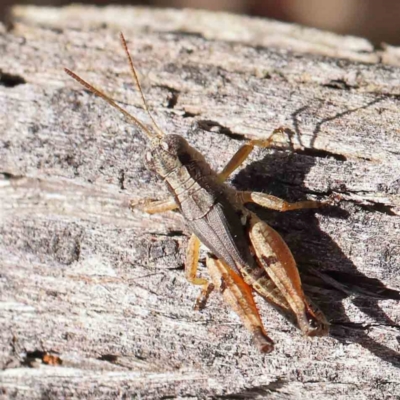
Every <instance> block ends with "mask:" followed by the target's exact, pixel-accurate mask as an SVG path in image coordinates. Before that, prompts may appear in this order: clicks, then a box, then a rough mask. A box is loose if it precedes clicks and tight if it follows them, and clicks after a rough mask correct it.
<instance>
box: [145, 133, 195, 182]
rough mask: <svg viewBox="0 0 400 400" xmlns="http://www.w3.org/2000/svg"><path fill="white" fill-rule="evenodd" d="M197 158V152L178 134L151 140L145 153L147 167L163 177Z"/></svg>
mask: <svg viewBox="0 0 400 400" xmlns="http://www.w3.org/2000/svg"><path fill="white" fill-rule="evenodd" d="M201 157H202V156H201ZM198 158H199V153H198V152H197V151H196V150H195V149H193V147H191V146H190V145H189V143H188V142H187V141H186V140H185V139H184V138H183V137H182V136H179V135H165V136H164V137H162V138H160V139H158V140H156V141H153V142H152V146H151V149H150V151H149V152H148V153H147V154H146V162H147V165H148V166H149V168H150V169H151V170H153V171H154V172H156V173H157V174H159V175H160V176H161V177H163V178H165V177H166V176H167V175H168V174H170V173H171V172H173V171H176V170H177V169H179V168H180V167H182V166H184V165H187V164H189V163H190V162H191V161H194V160H196V159H198Z"/></svg>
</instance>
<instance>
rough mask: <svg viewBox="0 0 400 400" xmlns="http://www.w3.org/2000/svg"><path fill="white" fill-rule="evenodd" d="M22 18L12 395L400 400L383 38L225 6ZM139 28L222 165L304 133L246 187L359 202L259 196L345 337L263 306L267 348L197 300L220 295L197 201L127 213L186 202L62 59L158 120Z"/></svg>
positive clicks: (3, 154)
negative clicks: (309, 333)
mask: <svg viewBox="0 0 400 400" xmlns="http://www.w3.org/2000/svg"><path fill="white" fill-rule="evenodd" d="M14 15H15V23H14V25H13V27H12V29H11V30H10V31H6V29H5V28H4V27H3V28H1V30H0V55H1V56H0V115H1V119H0V135H1V139H0V172H1V174H2V175H1V180H0V218H1V223H0V309H1V312H0V324H1V326H2V329H1V331H0V360H1V361H0V363H1V366H2V368H3V371H1V372H0V387H1V388H2V390H3V394H4V396H5V397H6V398H7V397H16V398H49V397H50V398H51V397H53V398H55V397H77V398H87V397H93V398H94V397H96V398H114V397H118V396H120V397H123V396H126V397H134V398H135V397H136V398H142V399H143V398H162V397H164V398H166V397H168V396H171V397H176V396H180V398H189V397H198V398H206V397H212V396H213V397H214V398H232V397H229V396H237V397H235V398H265V397H266V396H268V398H271V399H289V398H304V399H306V398H312V397H315V398H324V399H348V398H374V399H390V398H397V397H396V396H398V393H399V392H400V390H399V383H400V378H399V371H398V368H399V366H400V357H399V350H400V345H399V329H400V307H399V298H400V296H399V292H398V291H397V290H398V289H399V287H400V279H399V276H400V275H399V263H400V245H399V240H398V238H399V234H400V217H399V215H400V174H399V170H400V159H399V155H400V139H399V132H400V123H399V112H398V111H399V100H398V95H399V93H400V70H399V69H398V68H396V67H394V66H389V65H382V64H375V63H376V62H377V61H378V60H379V59H380V58H382V54H379V53H377V52H375V51H374V49H373V48H372V46H371V47H369V46H370V45H369V43H368V42H366V41H365V40H362V39H356V38H341V37H339V36H335V35H332V34H329V33H323V32H319V31H315V30H307V29H305V28H300V27H296V26H290V25H285V24H279V23H276V22H270V21H263V20H252V19H249V18H244V17H238V16H229V15H226V14H222V15H218V14H211V13H204V12H200V11H199V12H195V11H165V12H164V11H159V10H146V9H131V8H127V9H123V8H106V9H96V8H90V7H88V8H78V7H71V8H66V9H60V10H57V9H34V8H19V9H16V10H15V12H14ZM121 29H122V30H123V31H124V34H125V36H126V37H127V38H128V40H129V47H130V48H131V51H132V54H133V56H134V59H135V63H136V65H137V67H138V69H139V70H140V72H141V77H142V81H143V88H144V91H145V95H146V98H147V99H148V102H149V105H150V107H151V109H152V111H153V113H154V115H155V117H156V118H157V121H159V123H160V125H161V126H162V127H163V129H164V130H165V131H166V132H168V133H178V134H180V135H183V136H185V137H186V138H187V139H188V140H189V141H190V143H192V144H193V145H194V146H195V147H196V148H197V149H199V150H200V151H201V152H203V153H204V154H205V155H206V156H207V158H208V160H209V161H210V163H211V164H212V165H213V166H214V167H215V168H217V169H220V168H222V166H223V165H224V164H225V163H226V162H227V161H228V160H229V157H230V156H231V155H232V154H233V153H234V152H235V151H236V149H237V148H238V146H240V144H242V143H243V141H244V140H245V139H247V138H250V137H266V136H267V135H269V133H270V132H271V131H272V130H273V129H274V128H277V127H278V126H284V127H285V128H286V135H282V136H280V137H278V138H277V139H276V142H275V143H274V147H273V149H264V150H257V151H255V152H254V154H252V156H251V157H250V160H249V162H248V163H247V164H246V166H245V167H244V169H242V170H241V171H240V172H239V173H238V174H237V175H236V176H234V178H233V181H232V184H233V185H235V186H236V187H237V188H239V189H246V190H259V191H265V192H268V193H271V194H274V195H277V196H280V197H283V198H285V199H288V200H291V201H294V200H302V199H305V198H318V199H322V200H326V199H328V198H329V196H332V195H335V196H336V197H337V199H338V200H339V199H340V202H339V204H338V206H336V207H331V208H328V209H325V210H319V211H317V212H315V211H311V210H310V211H301V212H300V211H299V212H293V213H286V214H279V213H277V212H267V211H265V210H258V211H259V214H260V216H262V218H264V219H265V220H266V221H267V222H268V223H270V224H271V225H272V226H273V227H275V228H276V229H277V230H278V231H279V232H280V233H281V234H282V236H283V237H284V238H285V240H286V241H287V243H288V245H289V246H290V248H291V249H292V250H293V253H294V255H295V258H296V259H297V260H298V262H299V268H300V270H301V273H302V277H303V280H304V283H305V287H306V289H307V291H308V293H309V295H310V296H312V297H313V299H314V300H315V302H316V303H317V304H319V305H320V306H321V308H322V310H323V311H324V312H325V314H326V315H327V317H328V319H329V320H330V321H331V323H332V329H331V331H332V334H331V336H330V337H327V338H316V339H313V340H311V339H307V338H304V337H302V336H301V334H300V333H299V332H298V331H297V330H296V329H295V328H294V327H292V326H291V325H290V324H289V323H288V322H287V321H286V320H284V319H283V318H282V317H281V316H280V315H279V314H277V313H276V312H275V311H274V310H271V309H270V308H269V307H268V306H267V305H266V304H265V303H264V302H263V301H262V299H260V298H258V299H257V300H258V304H259V306H260V310H261V313H262V316H263V318H264V322H265V325H266V327H267V329H268V330H269V334H270V335H271V337H272V338H273V339H274V340H275V342H276V349H275V351H274V353H272V354H270V355H267V356H263V355H260V354H258V353H257V350H256V349H255V348H253V347H252V345H251V343H250V337H249V334H248V333H247V332H246V331H245V329H244V328H243V327H242V326H241V324H240V321H239V319H238V318H237V317H236V315H234V314H233V313H232V312H230V311H229V310H228V309H227V308H226V307H225V305H224V303H223V302H222V298H221V297H220V296H219V295H218V294H217V293H215V294H214V295H212V296H211V299H210V302H209V304H208V307H207V308H206V310H204V311H203V312H201V313H199V312H194V311H193V305H194V301H195V299H196V297H197V294H198V290H199V289H198V288H196V287H192V286H190V285H189V284H188V283H187V282H186V281H185V279H184V274H183V260H184V252H185V245H186V243H187V238H188V232H187V230H186V228H185V226H184V224H183V222H182V220H181V218H180V216H179V214H177V213H173V212H170V213H166V214H164V215H156V216H151V217H150V216H146V215H143V214H141V213H140V212H134V213H132V212H131V211H130V210H129V208H128V204H129V200H130V199H139V198H142V197H153V198H161V197H163V196H165V195H166V190H165V188H164V186H163V184H162V182H160V181H159V180H157V178H156V177H154V176H153V175H151V174H150V173H149V172H148V171H147V170H146V169H145V165H144V163H143V160H142V155H143V154H144V153H145V139H144V138H143V137H142V136H141V134H140V133H139V132H137V130H136V129H135V128H134V127H132V126H131V125H129V124H128V123H127V122H126V121H124V120H123V118H122V117H121V116H120V115H118V113H116V112H115V110H112V109H111V108H110V107H108V106H107V105H106V104H104V102H102V101H101V100H99V99H95V98H94V97H93V96H92V95H90V94H88V93H87V92H86V91H84V90H83V89H82V88H81V87H79V86H78V85H77V84H76V83H75V82H73V81H72V80H71V79H70V78H69V77H68V76H67V75H65V74H64V73H63V67H68V68H71V69H72V70H74V71H76V72H77V73H79V74H80V75H81V76H83V77H84V78H86V79H88V80H89V81H90V82H92V83H93V84H95V85H96V86H97V87H101V88H104V89H105V90H106V91H107V92H108V93H109V94H111V95H112V96H113V97H114V98H115V99H118V100H120V101H122V104H123V105H124V107H126V108H127V109H128V110H129V111H131V112H132V113H133V114H134V115H136V116H138V117H139V118H141V119H142V120H145V121H147V118H146V116H145V113H144V112H143V111H142V110H141V109H140V98H139V96H138V95H137V93H135V91H134V90H133V87H132V84H131V79H130V76H129V70H128V66H127V63H126V60H125V58H124V54H123V51H122V49H121V47H120V44H119V40H118V31H119V30H121ZM195 32H197V34H193V33H195ZM271 32H272V33H274V35H275V38H276V41H275V42H274V41H272V39H271V37H270V36H271V35H272V33H271ZM268 37H269V40H270V41H268ZM288 37H292V41H289V39H288ZM318 39H319V40H318ZM328 39H329V40H328ZM293 43H295V45H293ZM333 44H335V45H333ZM267 45H268V46H270V45H274V46H271V47H267ZM288 46H289V47H290V46H292V47H294V48H295V50H298V52H292V51H290V50H289V48H288ZM390 51H391V52H392V53H391V54H395V50H394V49H390ZM323 54H325V55H323ZM326 55H329V56H331V57H327V56H326ZM335 55H336V56H338V57H340V58H334V57H333V56H335ZM360 61H364V62H365V63H360ZM201 272H202V274H204V275H205V274H206V273H205V271H204V269H201ZM50 356H54V357H53V358H51V357H50ZM246 396H247V397H246Z"/></svg>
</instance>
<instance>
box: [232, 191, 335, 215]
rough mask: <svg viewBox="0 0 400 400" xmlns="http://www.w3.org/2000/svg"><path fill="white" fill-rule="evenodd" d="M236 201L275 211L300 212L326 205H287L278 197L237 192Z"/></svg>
mask: <svg viewBox="0 0 400 400" xmlns="http://www.w3.org/2000/svg"><path fill="white" fill-rule="evenodd" d="M237 196H238V199H239V201H240V202H241V203H243V204H245V203H255V204H258V205H259V206H262V207H265V208H270V209H271V210H276V211H282V212H283V211H290V210H300V209H303V208H318V207H324V206H326V205H328V203H323V202H319V201H314V200H305V201H297V202H295V203H289V202H287V201H286V200H282V199H280V198H279V197H275V196H272V195H270V194H266V193H260V192H249V191H246V192H237Z"/></svg>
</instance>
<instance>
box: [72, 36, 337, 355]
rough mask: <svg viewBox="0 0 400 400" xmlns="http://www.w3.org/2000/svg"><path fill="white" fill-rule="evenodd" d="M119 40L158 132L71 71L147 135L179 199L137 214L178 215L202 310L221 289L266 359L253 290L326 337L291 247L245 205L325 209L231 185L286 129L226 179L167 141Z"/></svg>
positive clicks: (172, 139)
mask: <svg viewBox="0 0 400 400" xmlns="http://www.w3.org/2000/svg"><path fill="white" fill-rule="evenodd" d="M120 36H121V43H122V46H123V49H124V52H125V53H126V57H127V59H128V62H129V65H130V72H131V74H132V77H133V81H134V83H135V86H136V88H137V89H138V91H139V93H140V96H141V99H142V103H143V107H144V109H145V111H146V113H147V114H148V116H149V118H150V121H151V124H152V128H151V129H150V128H148V127H147V126H145V124H144V123H142V122H141V121H139V120H138V119H137V118H135V117H134V116H133V115H131V114H129V113H128V112H127V111H126V110H125V109H123V108H122V107H121V106H119V105H118V104H117V103H116V102H115V101H114V100H113V99H112V98H111V97H109V96H108V95H106V94H104V93H103V92H102V91H100V90H98V89H96V88H95V87H93V86H92V85H91V84H89V83H88V82H86V81H84V80H83V79H82V78H80V77H79V76H78V75H76V74H75V73H73V72H72V71H70V70H68V69H65V71H66V73H67V74H68V75H70V76H71V77H72V78H73V79H75V80H76V81H77V82H79V83H80V84H81V85H83V86H84V87H85V88H86V89H88V90H89V91H91V92H92V93H94V94H96V95H97V96H99V97H101V98H103V99H104V100H105V101H106V102H108V103H109V104H110V105H111V106H112V107H114V108H116V109H117V110H119V111H120V112H121V113H122V114H124V115H125V116H126V117H127V118H128V119H129V120H131V121H132V122H133V123H134V124H135V125H136V126H137V127H138V128H139V129H140V130H141V131H142V132H143V133H144V134H145V135H146V136H147V138H148V142H149V147H150V149H149V151H148V152H147V153H146V157H145V159H146V163H147V164H148V166H149V168H150V169H151V170H153V171H155V172H156V173H157V174H158V175H159V176H160V177H161V178H162V179H163V180H164V181H165V183H166V185H167V187H168V190H169V192H170V193H171V195H172V196H171V197H170V198H168V199H165V200H158V201H150V200H148V199H145V200H143V201H141V202H138V203H135V204H132V207H133V208H135V207H137V206H139V207H140V208H141V209H142V210H143V211H144V212H146V213H149V214H154V213H160V212H165V211H170V210H175V209H179V211H180V213H181V214H182V216H183V218H184V219H185V221H186V223H187V225H188V227H189V228H190V230H191V232H192V236H191V237H190V239H189V243H188V248H187V253H186V263H185V276H186V278H187V280H188V281H189V282H190V283H192V284H194V285H200V286H202V292H201V294H200V296H199V298H198V300H197V303H196V307H197V308H201V307H203V306H204V305H205V302H206V300H207V297H208V295H209V294H210V292H211V291H212V289H213V288H214V287H216V288H217V289H219V291H221V292H222V293H223V297H224V299H225V301H226V302H227V303H228V304H229V305H230V306H231V308H232V309H233V310H234V311H235V312H236V313H237V314H238V315H239V317H240V318H241V320H242V322H243V324H244V325H245V327H246V328H247V329H248V330H249V331H250V332H251V333H252V336H253V341H254V343H255V345H256V346H257V347H258V349H259V350H260V351H261V352H263V353H268V352H270V351H272V349H273V346H274V342H273V341H272V340H271V339H270V338H269V336H268V335H267V333H266V330H265V328H264V326H263V323H262V321H261V317H260V315H259V312H258V309H257V306H256V304H255V301H254V298H253V291H256V292H257V293H259V294H260V295H261V296H262V297H263V298H265V299H266V300H267V301H268V302H269V303H270V304H272V305H273V306H274V307H275V308H276V309H278V311H280V312H282V313H283V314H285V315H286V316H288V317H289V318H291V319H292V320H294V321H295V324H296V325H297V326H298V327H299V328H300V330H301V331H302V332H303V333H304V334H305V335H307V336H323V335H326V334H327V333H328V326H329V324H328V322H327V321H326V319H325V317H324V316H323V314H322V313H321V312H320V311H319V310H318V309H316V308H315V307H313V306H312V305H311V304H310V301H309V300H308V299H307V298H306V296H305V295H304V292H303V289H302V285H301V280H300V275H299V272H298V269H297V266H296V262H295V260H294V258H293V255H292V253H291V252H290V250H289V248H288V246H287V245H286V243H285V242H284V241H283V239H282V238H281V236H280V235H279V234H278V233H277V232H276V231H275V230H274V229H272V228H271V227H270V226H268V225H267V224H266V223H265V222H263V221H261V220H260V219H259V218H258V217H257V215H256V214H254V213H253V212H251V211H250V210H249V209H248V208H246V204H248V203H256V204H258V205H261V206H263V207H267V208H270V209H273V210H278V211H289V210H298V209H303V208H315V207H320V206H321V205H324V204H323V203H319V202H316V201H311V200H309V201H300V202H296V203H288V202H286V201H285V200H282V199H279V198H277V197H274V196H271V195H268V194H264V193H256V192H250V191H236V190H235V189H233V188H232V187H230V186H228V185H227V184H225V183H224V182H225V181H226V179H227V178H228V177H229V176H230V175H231V174H232V173H233V172H234V171H235V170H236V169H237V168H238V167H239V166H240V165H242V163H243V162H244V161H245V159H246V158H247V157H248V156H249V154H250V153H251V151H252V150H253V149H254V147H255V146H261V147H268V146H270V144H271V142H272V136H273V135H274V134H275V133H276V132H278V131H280V129H278V130H276V131H274V132H273V133H272V135H271V136H270V137H269V138H267V139H264V140H250V141H248V142H247V143H246V144H245V145H243V146H242V147H240V148H239V150H238V151H237V152H236V154H235V155H234V156H233V157H232V158H231V160H230V161H229V162H228V164H227V165H226V166H225V168H224V169H223V171H222V172H220V173H217V172H215V171H214V170H212V168H211V167H210V165H209V164H208V163H207V162H206V160H205V158H204V157H203V155H202V154H200V153H199V152H198V151H197V150H196V149H195V148H193V147H191V146H190V145H189V143H188V142H187V141H186V140H185V139H184V138H183V137H181V136H179V135H176V134H170V135H166V134H164V133H163V131H162V130H161V129H160V128H159V127H158V125H157V123H156V122H155V120H154V119H153V117H152V115H151V113H150V111H149V108H148V106H147V103H146V101H145V98H144V95H143V91H142V88H141V85H140V82H139V78H138V75H137V72H136V70H135V68H134V65H133V61H132V58H131V56H130V53H129V50H128V47H127V43H126V41H125V38H124V36H123V35H122V34H121V35H120ZM201 243H203V244H204V245H205V246H206V247H207V248H208V250H209V251H210V253H211V254H212V255H209V256H208V257H207V259H206V266H207V269H208V272H209V274H210V277H211V282H209V281H208V280H207V279H204V278H200V277H198V276H197V267H198V261H199V248H200V244H201Z"/></svg>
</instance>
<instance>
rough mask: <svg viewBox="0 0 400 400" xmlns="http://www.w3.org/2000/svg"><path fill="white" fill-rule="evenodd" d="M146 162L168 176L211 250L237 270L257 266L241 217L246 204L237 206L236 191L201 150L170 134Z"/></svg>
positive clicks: (170, 186) (197, 232)
mask: <svg viewBox="0 0 400 400" xmlns="http://www.w3.org/2000/svg"><path fill="white" fill-rule="evenodd" d="M172 160H175V162H172ZM146 161H147V162H148V163H149V166H150V169H153V170H154V171H155V172H156V173H158V174H159V175H160V176H161V177H162V178H164V180H165V182H166V184H167V187H168V189H169V191H170V193H171V194H172V196H173V197H174V199H175V202H176V204H177V205H178V207H179V210H180V212H181V214H182V216H183V217H184V218H185V220H186V223H187V225H188V226H189V228H190V230H191V231H192V232H193V233H194V234H195V235H196V236H197V237H198V238H199V239H200V241H201V242H202V243H203V244H204V245H206V246H207V247H208V249H209V250H210V252H211V253H213V254H214V255H215V256H216V257H218V258H220V259H223V260H224V261H225V262H226V263H227V264H228V265H229V266H230V267H231V268H233V269H234V270H236V271H238V270H239V269H240V266H244V265H246V266H247V267H248V268H251V269H252V268H255V267H256V265H255V261H254V258H253V255H252V254H251V252H250V243H249V239H248V237H247V235H245V233H244V229H243V224H242V221H241V220H240V216H241V215H242V216H243V215H244V214H243V212H242V210H241V208H242V207H240V206H239V204H236V205H234V199H235V196H234V191H233V190H232V188H230V187H229V186H227V185H225V184H224V183H220V182H218V179H219V178H218V174H217V173H216V172H215V171H214V170H213V169H212V168H211V167H210V166H209V164H208V163H207V161H206V160H205V158H204V157H203V155H202V154H201V153H199V152H198V151H197V150H196V149H194V148H193V147H191V146H190V145H189V143H188V142H187V141H186V140H185V139H184V138H183V137H182V136H179V135H166V136H165V137H164V139H163V141H162V142H160V143H159V145H154V144H153V149H151V150H150V152H149V153H148V155H147V156H146Z"/></svg>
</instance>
